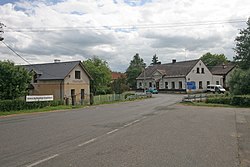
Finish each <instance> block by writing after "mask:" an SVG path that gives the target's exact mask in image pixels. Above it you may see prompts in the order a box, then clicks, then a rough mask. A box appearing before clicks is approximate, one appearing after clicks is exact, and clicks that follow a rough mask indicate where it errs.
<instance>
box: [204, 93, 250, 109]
mask: <svg viewBox="0 0 250 167" xmlns="http://www.w3.org/2000/svg"><path fill="white" fill-rule="evenodd" d="M206 103H216V104H228V105H234V106H241V107H250V95H242V96H224V97H209V98H207V100H206Z"/></svg>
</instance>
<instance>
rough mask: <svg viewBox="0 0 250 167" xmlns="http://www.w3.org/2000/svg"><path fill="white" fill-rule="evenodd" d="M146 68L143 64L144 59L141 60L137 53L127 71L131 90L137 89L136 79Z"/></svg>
mask: <svg viewBox="0 0 250 167" xmlns="http://www.w3.org/2000/svg"><path fill="white" fill-rule="evenodd" d="M145 67H146V64H145V63H144V62H143V59H142V58H140V56H139V54H138V53H136V54H135V55H134V57H133V60H131V61H130V65H129V67H128V68H127V70H126V75H127V83H128V84H129V86H130V88H132V89H136V78H137V77H138V76H139V75H140V74H141V73H142V71H143V70H144V69H145Z"/></svg>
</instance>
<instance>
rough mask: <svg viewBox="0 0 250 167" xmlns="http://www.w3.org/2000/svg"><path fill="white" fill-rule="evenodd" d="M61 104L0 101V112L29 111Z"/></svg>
mask: <svg viewBox="0 0 250 167" xmlns="http://www.w3.org/2000/svg"><path fill="white" fill-rule="evenodd" d="M62 104H63V102H62V101H40V102H26V101H25V100H2V101H0V112H6V111H19V110H30V109H37V108H44V107H47V106H58V105H62Z"/></svg>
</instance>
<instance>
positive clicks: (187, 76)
mask: <svg viewBox="0 0 250 167" xmlns="http://www.w3.org/2000/svg"><path fill="white" fill-rule="evenodd" d="M136 80H137V88H138V89H149V88H156V89H157V90H159V91H184V92H189V91H196V92H202V91H205V90H206V87H207V85H209V84H221V83H222V76H217V75H212V73H211V72H210V71H209V69H208V68H207V67H206V65H205V64H204V63H203V62H202V60H200V59H198V60H190V61H182V62H176V60H173V61H172V63H167V64H158V65H151V66H148V67H147V68H146V69H145V71H144V72H142V73H141V74H140V75H139V76H138V78H137V79H136Z"/></svg>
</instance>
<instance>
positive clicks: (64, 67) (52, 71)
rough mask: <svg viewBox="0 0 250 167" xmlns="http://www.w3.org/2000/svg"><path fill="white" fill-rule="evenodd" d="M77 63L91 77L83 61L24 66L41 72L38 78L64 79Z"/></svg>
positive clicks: (29, 69)
mask: <svg viewBox="0 0 250 167" xmlns="http://www.w3.org/2000/svg"><path fill="white" fill-rule="evenodd" d="M77 65H80V66H81V67H82V68H83V70H84V71H85V72H86V74H87V76H88V77H89V78H90V79H91V76H90V75H89V73H88V72H87V71H86V69H85V68H84V66H83V64H82V63H81V61H70V62H57V63H45V64H30V65H24V66H23V67H24V68H26V69H27V70H28V71H34V72H36V73H37V74H39V77H38V78H37V79H38V80H63V79H64V78H65V77H66V76H67V75H68V74H69V73H70V71H72V70H73V69H74V68H75V67H76V66H77Z"/></svg>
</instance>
